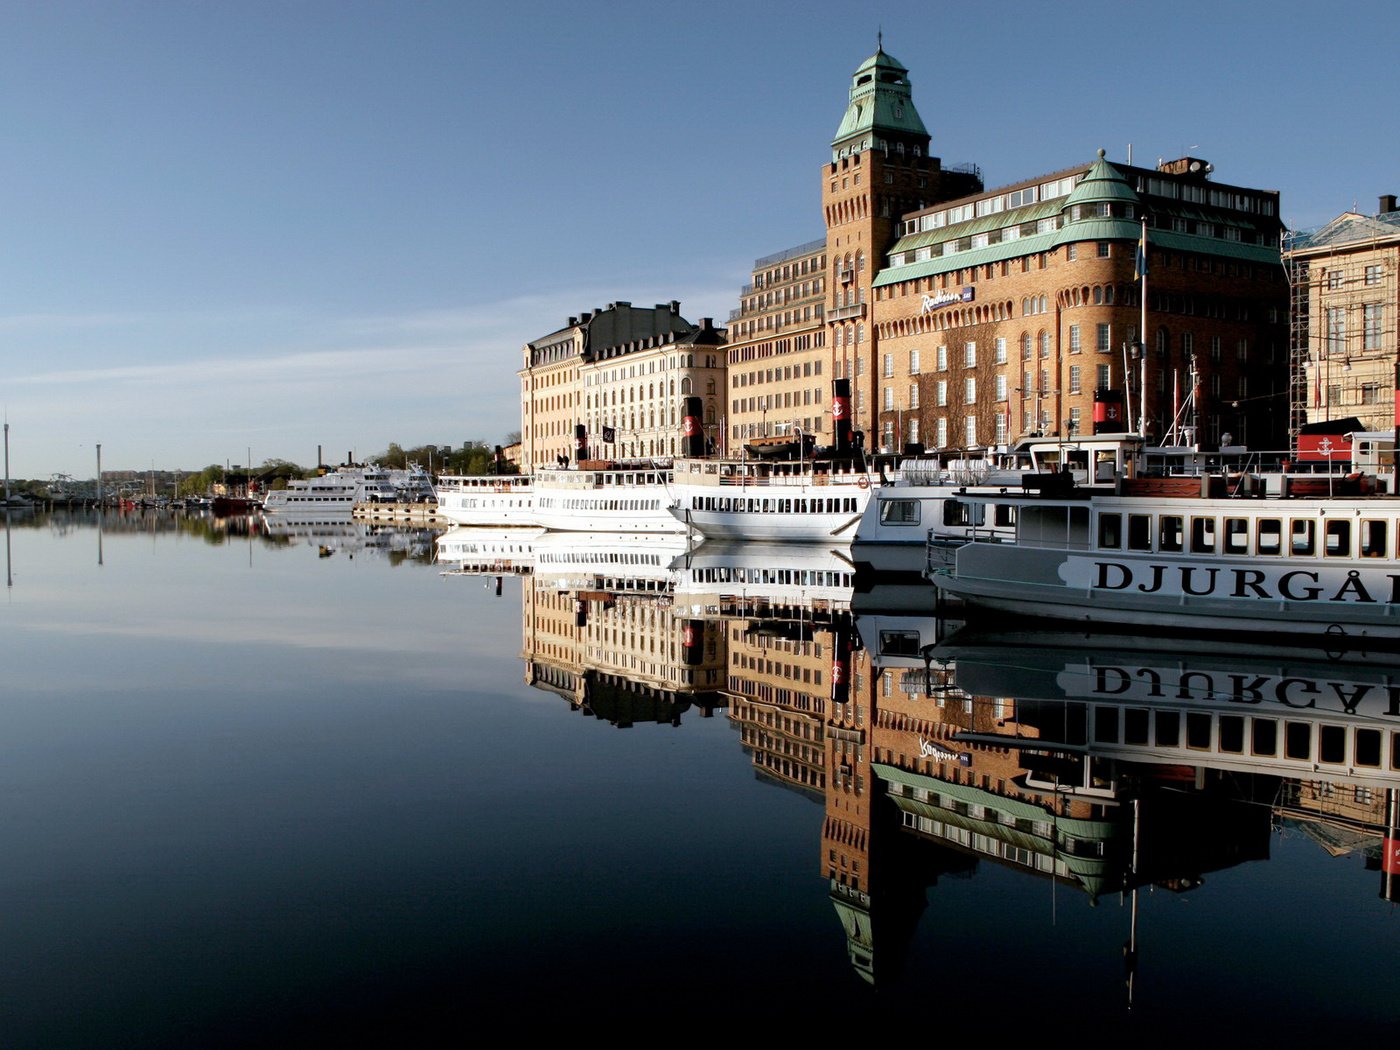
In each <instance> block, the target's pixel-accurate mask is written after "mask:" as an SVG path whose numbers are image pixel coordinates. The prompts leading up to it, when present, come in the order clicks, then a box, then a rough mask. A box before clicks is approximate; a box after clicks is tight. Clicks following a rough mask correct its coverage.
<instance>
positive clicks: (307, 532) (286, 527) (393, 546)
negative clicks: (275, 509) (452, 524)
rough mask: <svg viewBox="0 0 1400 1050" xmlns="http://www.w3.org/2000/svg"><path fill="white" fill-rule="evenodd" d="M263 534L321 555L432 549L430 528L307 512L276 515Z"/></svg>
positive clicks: (412, 553) (415, 552)
mask: <svg viewBox="0 0 1400 1050" xmlns="http://www.w3.org/2000/svg"><path fill="white" fill-rule="evenodd" d="M263 535H265V536H266V537H267V538H268V539H269V540H277V541H280V542H283V543H285V544H287V545H288V546H295V545H298V544H305V545H306V546H312V547H315V548H316V549H317V551H318V552H319V553H320V556H321V557H323V558H328V557H330V556H331V555H333V554H346V555H349V556H350V557H352V558H353V557H354V556H355V555H356V554H365V553H374V554H388V553H403V554H407V555H409V556H410V557H418V556H420V555H424V554H427V553H428V551H429V550H431V540H432V530H430V529H411V528H402V527H393V526H387V525H374V524H367V523H362V522H356V521H350V520H349V519H347V518H345V517H340V516H336V515H331V516H328V517H326V518H314V517H311V516H309V515H290V516H288V515H278V516H275V517H269V518H265V519H264V520H263Z"/></svg>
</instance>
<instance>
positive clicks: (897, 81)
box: [831, 50, 929, 149]
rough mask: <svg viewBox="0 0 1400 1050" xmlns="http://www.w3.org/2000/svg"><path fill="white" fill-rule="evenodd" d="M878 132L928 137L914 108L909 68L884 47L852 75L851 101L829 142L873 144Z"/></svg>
mask: <svg viewBox="0 0 1400 1050" xmlns="http://www.w3.org/2000/svg"><path fill="white" fill-rule="evenodd" d="M877 132H884V133H886V134H893V135H895V136H896V137H897V138H901V139H908V138H919V139H923V140H924V141H927V140H928V137H929V135H928V130H927V129H926V128H925V127H924V122H923V121H922V120H920V119H919V113H918V111H917V110H916V109H915V108H914V101H913V95H912V93H911V91H910V89H909V70H907V69H905V68H904V67H903V66H902V65H900V64H899V62H898V61H896V60H895V59H894V58H891V57H890V56H889V55H887V54H885V52H884V51H883V50H879V51H876V52H875V54H873V55H871V56H870V57H869V58H867V59H866V60H865V61H864V62H862V63H861V64H860V68H858V69H857V70H856V71H855V75H854V76H852V77H851V91H850V102H849V103H848V104H847V105H846V115H845V116H844V117H843V118H842V119H841V126H840V127H839V128H837V129H836V137H835V138H834V139H832V141H831V145H832V147H833V149H835V148H839V147H841V146H843V145H855V146H856V147H857V148H858V149H865V148H873V147H874V145H875V139H876V137H877V135H876V133H877Z"/></svg>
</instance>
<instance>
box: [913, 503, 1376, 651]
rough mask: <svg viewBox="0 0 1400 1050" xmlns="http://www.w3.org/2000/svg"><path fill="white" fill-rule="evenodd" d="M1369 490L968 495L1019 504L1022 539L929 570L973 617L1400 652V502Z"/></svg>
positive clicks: (982, 546) (974, 547)
mask: <svg viewBox="0 0 1400 1050" xmlns="http://www.w3.org/2000/svg"><path fill="white" fill-rule="evenodd" d="M1362 482H1364V478H1363V479H1353V480H1352V481H1351V482H1350V485H1351V487H1352V490H1353V494H1349V495H1340V494H1338V495H1333V496H1330V497H1329V496H1326V495H1323V496H1308V497H1303V498H1297V497H1293V496H1281V497H1273V498H1268V497H1264V496H1263V495H1262V491H1265V490H1268V489H1270V488H1272V487H1271V486H1262V485H1256V486H1252V488H1253V491H1254V492H1255V493H1256V494H1258V495H1256V496H1255V498H1241V497H1237V496H1236V497H1232V496H1228V495H1226V494H1225V488H1226V479H1224V478H1222V477H1209V476H1203V477H1200V478H1163V479H1139V480H1138V481H1137V482H1136V483H1132V482H1128V481H1125V482H1123V483H1122V484H1121V485H1120V487H1119V491H1117V492H1115V493H1105V492H1085V491H1071V492H1069V493H1068V494H1064V495H1059V496H1055V497H1048V498H1047V497H1030V496H1022V497H1014V498H1013V497H1008V496H1003V495H997V496H989V495H975V494H968V495H966V496H964V497H960V498H961V499H963V500H965V501H966V502H968V503H969V504H972V505H976V504H986V503H989V502H993V501H995V502H996V503H997V504H999V505H1006V506H1009V507H1010V508H1011V511H1012V513H1013V515H1014V518H1015V532H1014V537H1013V539H1012V541H1011V542H1001V543H985V542H972V543H969V544H967V545H965V546H962V547H960V548H958V549H957V551H956V553H955V555H954V559H953V564H952V566H951V567H948V568H944V567H942V566H941V565H934V564H933V562H932V559H931V561H930V578H931V579H932V581H933V583H934V584H935V585H936V586H937V587H938V589H939V591H940V592H941V593H942V594H944V595H947V596H951V597H956V598H959V599H962V600H963V602H964V603H965V604H966V605H967V607H968V609H969V613H970V615H974V616H975V615H977V614H979V613H992V614H1006V613H1010V614H1014V615H1020V616H1026V617H1034V618H1038V619H1051V620H1071V621H1077V622H1082V623H1091V624H1101V625H1134V626H1137V627H1147V628H1154V629H1158V630H1163V629H1166V630H1174V631H1186V632H1201V631H1231V632H1248V633H1256V634H1258V633H1264V634H1271V635H1280V634H1291V635H1319V634H1325V635H1327V636H1329V637H1335V638H1350V639H1353V640H1356V639H1365V640H1383V641H1386V642H1389V643H1394V642H1397V641H1400V552H1398V551H1397V544H1398V543H1400V500H1398V499H1395V498H1393V497H1387V496H1369V495H1360V494H1355V492H1356V491H1358V490H1359V489H1360V488H1361V487H1363V485H1362V484H1361V483H1362ZM1239 487H1241V488H1242V487H1243V486H1239ZM1341 487H1342V483H1341V482H1340V481H1339V482H1337V483H1336V488H1335V489H1334V491H1340V489H1341ZM1278 491H1281V492H1283V493H1287V491H1288V484H1287V483H1286V481H1285V482H1284V483H1283V484H1282V485H1280V486H1279V488H1278ZM978 538H979V537H978V535H977V533H976V531H975V530H974V535H973V539H974V541H975V540H977V539H978Z"/></svg>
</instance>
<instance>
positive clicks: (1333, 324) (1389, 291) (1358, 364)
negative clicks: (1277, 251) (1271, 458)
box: [1283, 213, 1400, 448]
mask: <svg viewBox="0 0 1400 1050" xmlns="http://www.w3.org/2000/svg"><path fill="white" fill-rule="evenodd" d="M1395 218H1396V216H1395V215H1394V214H1387V213H1382V214H1381V215H1378V216H1375V217H1369V216H1364V215H1358V214H1355V213H1348V214H1346V215H1343V216H1340V217H1339V218H1337V219H1334V220H1333V221H1332V222H1330V223H1328V224H1327V225H1326V226H1323V227H1321V228H1320V229H1317V230H1306V231H1288V232H1286V233H1285V235H1284V242H1283V244H1284V248H1283V264H1284V273H1285V276H1286V277H1287V280H1288V288H1289V303H1288V328H1289V377H1290V380H1289V429H1288V435H1289V443H1290V447H1295V448H1296V447H1297V439H1298V434H1299V432H1300V431H1301V430H1302V428H1303V427H1304V426H1306V425H1307V424H1310V423H1319V422H1323V421H1327V420H1335V419H1344V418H1347V417H1352V416H1354V417H1356V418H1358V419H1360V420H1361V422H1362V423H1363V425H1364V426H1365V427H1366V428H1367V429H1368V430H1374V431H1379V430H1390V429H1393V427H1394V425H1395V416H1394V413H1393V408H1392V398H1391V396H1390V391H1391V390H1392V389H1393V387H1394V386H1395V377H1396V371H1395V369H1396V365H1397V362H1398V361H1400V356H1397V355H1398V354H1400V345H1398V343H1397V313H1400V310H1398V309H1397V306H1400V301H1398V300H1397V287H1398V286H1397V277H1398V276H1400V275H1398V274H1397V263H1398V262H1400V222H1396V221H1394V220H1395Z"/></svg>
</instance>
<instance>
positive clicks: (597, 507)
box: [534, 460, 685, 532]
mask: <svg viewBox="0 0 1400 1050" xmlns="http://www.w3.org/2000/svg"><path fill="white" fill-rule="evenodd" d="M534 478H535V482H534V501H535V510H534V514H535V523H536V524H538V525H540V526H542V527H544V528H546V529H552V530H555V531H560V532H682V531H684V529H685V526H684V525H683V524H681V523H680V522H679V521H677V520H676V519H675V518H674V517H673V516H672V514H671V508H672V506H673V504H674V503H675V497H674V496H672V494H671V492H670V490H669V487H668V486H669V484H670V481H671V467H670V464H669V462H668V463H666V464H664V465H662V464H652V463H635V464H626V463H606V464H604V463H600V462H597V461H592V462H591V461H588V460H585V461H584V462H583V464H582V465H581V466H580V468H579V469H573V468H558V467H551V468H546V469H543V470H538V471H536V472H535V475H534Z"/></svg>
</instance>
